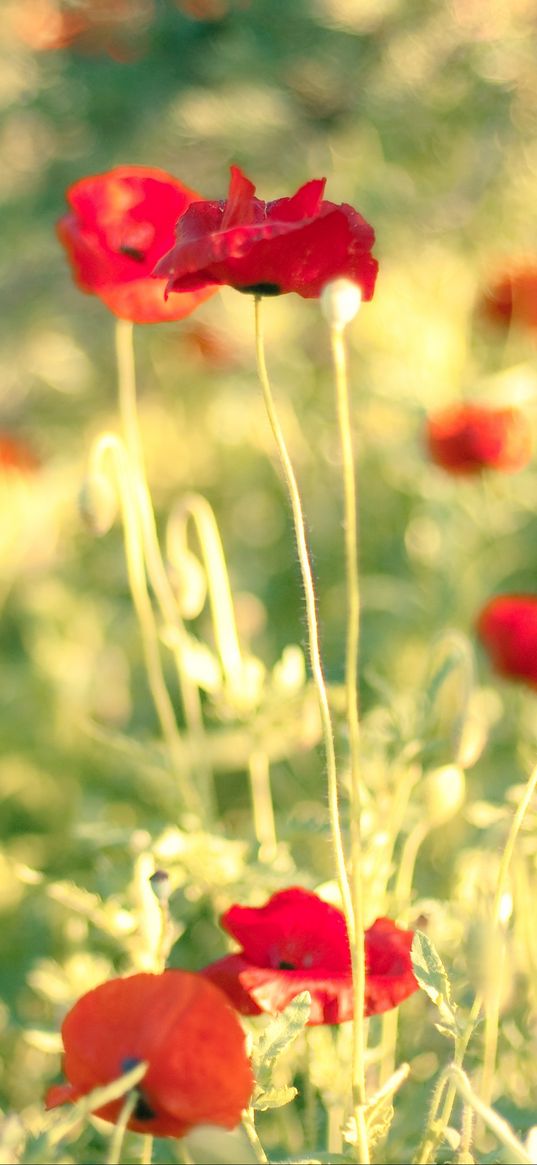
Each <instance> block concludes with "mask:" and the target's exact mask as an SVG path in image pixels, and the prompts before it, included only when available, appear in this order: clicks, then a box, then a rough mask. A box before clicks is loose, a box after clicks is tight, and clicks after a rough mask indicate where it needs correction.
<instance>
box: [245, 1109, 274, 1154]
mask: <svg viewBox="0 0 537 1165" xmlns="http://www.w3.org/2000/svg"><path fill="white" fill-rule="evenodd" d="M242 1126H243V1129H244V1131H245V1133H246V1136H247V1137H248V1140H249V1142H250V1144H251V1146H252V1149H253V1151H254V1153H255V1155H256V1157H257V1160H258V1161H259V1163H260V1165H265V1163H266V1162H268V1157H267V1154H266V1153H265V1150H264V1148H263V1146H262V1144H261V1141H260V1140H259V1137H258V1135H257V1129H256V1127H255V1114H254V1110H253V1108H247V1109H245V1111H244V1112H243V1115H242Z"/></svg>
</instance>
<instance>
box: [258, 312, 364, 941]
mask: <svg viewBox="0 0 537 1165" xmlns="http://www.w3.org/2000/svg"><path fill="white" fill-rule="evenodd" d="M255 332H256V355H257V370H258V374H259V380H260V383H261V388H262V390H263V397H264V400H265V406H266V409H267V413H268V418H269V421H270V425H271V428H272V432H273V434H274V437H275V440H276V445H277V447H278V452H279V455H280V461H281V465H282V470H283V475H284V478H285V483H286V486H287V491H288V494H289V500H290V503H291V510H292V514H293V522H294V527H295V538H296V545H297V551H298V559H299V563H300V570H301V574H302V583H303V586H304V595H305V600H306V621H307V628H308V645H309V657H310V664H311V670H312V674H313V680H314V683H315V688H316V691H317V698H318V701H319V709H320V713H321V723H322V730H323V741H324V748H325V755H326V769H327V779H328V806H329V811H330V824H331V829H332V839H333V844H334V851H335V860H336V868H337V876H338V882H339V888H340V893H341V898H342V902H343V907H344V910H345V916H346V918H347V925H348V928H349V937H351V942H352V941H353V936H354V918H353V905H352V898H351V892H350V888H349V882H348V878H347V869H346V865H345V852H344V848H343V839H342V835H341V823H340V818H339V793H338V782H337V767H336V750H335V744H334V732H333V728H332V719H331V715H330V707H329V703H328V694H327V690H326V683H325V678H324V674H323V668H322V662H321V650H320V645H319V626H318V622H317V610H316V602H315V588H314V585H313V574H312V569H311V563H310V557H309V550H308V542H307V536H306V527H305V522H304V513H303V510H302V502H301V499H300V492H299V489H298V484H297V480H296V477H295V473H294V470H293V466H292V462H291V458H290V456H289V453H288V450H287V445H286V443H285V437H284V435H283V430H282V428H281V425H280V422H279V420H278V414H277V412H276V406H275V403H274V398H273V396H272V390H271V387H270V381H269V377H268V372H267V366H266V361H265V350H264V343H263V332H262V326H261V299H260V297H259V296H256V298H255Z"/></svg>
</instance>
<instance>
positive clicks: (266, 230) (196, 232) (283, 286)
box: [155, 166, 378, 299]
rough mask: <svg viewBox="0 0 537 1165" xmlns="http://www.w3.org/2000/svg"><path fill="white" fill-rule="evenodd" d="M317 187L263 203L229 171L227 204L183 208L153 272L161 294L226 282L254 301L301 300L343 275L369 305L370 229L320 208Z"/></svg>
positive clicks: (337, 210)
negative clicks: (171, 242)
mask: <svg viewBox="0 0 537 1165" xmlns="http://www.w3.org/2000/svg"><path fill="white" fill-rule="evenodd" d="M324 187H325V179H324V178H319V179H314V180H313V181H312V182H307V183H306V185H305V186H301V188H300V190H297V192H296V194H294V195H293V197H292V198H277V199H276V200H275V201H274V202H263V201H262V200H261V199H260V198H256V197H255V186H254V185H253V184H252V183H251V182H250V181H249V180H248V178H246V176H245V175H244V174H243V173H242V171H241V170H239V168H238V166H232V167H231V181H230V186H229V194H228V197H227V199H226V200H225V201H220V202H196V203H192V205H191V206H189V208H188V210H187V211H186V213H185V214H184V215H183V217H182V219H181V220H180V221H179V222H178V223H177V231H176V235H177V241H176V244H175V246H174V247H173V249H172V250H171V251H170V252H169V254H167V255H165V256H164V258H163V259H161V261H160V263H159V264H158V265H157V268H156V272H155V274H156V275H157V276H167V278H168V283H167V290H168V292H171V291H173V292H176V291H180V292H185V291H190V290H195V289H197V288H200V287H207V286H208V285H210V284H228V285H229V286H230V287H235V288H236V290H237V291H249V292H251V293H252V294H254V295H282V294H284V293H285V292H288V291H296V292H297V293H298V295H302V296H304V298H305V299H311V298H316V297H317V296H319V295H320V294H321V291H322V289H323V287H324V286H325V284H326V283H329V282H330V280H332V279H335V278H337V277H338V276H345V277H346V278H347V279H351V280H353V282H354V283H357V284H359V286H360V288H361V291H362V297H363V299H371V298H372V295H373V290H374V287H375V279H376V274H377V268H378V264H377V261H376V259H374V258H373V256H372V255H371V248H372V246H373V243H374V241H375V233H374V231H373V228H372V227H370V226H369V224H368V223H367V222H366V221H365V219H363V218H362V216H361V215H360V214H358V212H357V211H356V210H353V208H352V206H347V205H346V203H343V204H342V205H341V206H338V205H336V203H334V202H325V201H324V200H323V193H324Z"/></svg>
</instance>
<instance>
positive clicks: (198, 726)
mask: <svg viewBox="0 0 537 1165" xmlns="http://www.w3.org/2000/svg"><path fill="white" fill-rule="evenodd" d="M116 356H117V370H118V397H119V411H120V416H121V425H122V431H123V438H124V441H125V447H126V450H127V457H128V460H129V465H130V469H131V472H132V477H133V482H134V491H135V504H136V508H137V510H138V512H139V516H140V524H141V528H142V537H143V553H144V557H145V561H146V565H147V574H148V577H149V581H150V583H151V587H152V589H153V592H154V594H155V597H156V600H157V602H158V605H159V608H160V612H161V615H162V618H163V619H164V621H165V623H166V624H167V625H168V626H170V627H173V628H174V629H175V630H176V632H177V634H178V642H179V647H178V648H176V649H175V650H174V658H175V664H176V668H177V677H178V682H179V689H180V692H181V700H182V703H183V710H184V715H185V721H186V724H187V728H188V731H189V733H191V735H192V739H193V741H194V742H195V743H196V744H197V745H198V747H197V748H196V750H195V751H196V755H197V756H199V758H200V759H199V761H198V762H197V763H198V769H199V776H200V777H201V778H202V781H203V785H204V796H203V798H202V799H201V801H202V802H203V804H204V805H205V806H206V808H207V807H209V808H211V807H212V806H214V788H213V784H212V774H211V771H210V768H209V766H208V764H207V762H206V761H205V759H203V758H204V755H205V753H204V749H203V747H202V746H203V737H204V725H203V717H202V707H201V698H200V693H199V688H198V686H197V684H196V683H193V682H192V680H191V678H190V675H189V672H188V665H187V663H186V662H185V652H184V651H183V650H182V649H181V640H185V638H186V631H185V627H184V624H183V621H182V618H181V615H180V612H179V610H178V607H177V602H176V599H175V595H174V593H173V589H172V587H171V584H170V580H169V578H168V575H167V572H166V568H165V566H164V562H163V560H162V554H161V550H160V545H159V540H158V533H157V527H156V522H155V514H154V510H153V504H152V501H151V494H150V491H149V486H148V482H147V476H146V472H145V462H144V455H143V446H142V439H141V434H140V425H139V421H138V406H137V401H136V372H135V362H134V329H133V325H132V323H130V322H129V321H128V320H116ZM199 746H201V747H199ZM200 803H201V802H200ZM205 816H207V812H206V813H205ZM211 816H212V814H211Z"/></svg>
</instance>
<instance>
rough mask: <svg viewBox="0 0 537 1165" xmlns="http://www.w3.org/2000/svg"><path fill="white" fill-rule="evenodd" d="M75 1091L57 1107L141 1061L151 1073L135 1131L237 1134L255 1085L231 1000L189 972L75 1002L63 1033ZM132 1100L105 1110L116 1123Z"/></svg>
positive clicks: (117, 984) (141, 1093) (54, 1092)
mask: <svg viewBox="0 0 537 1165" xmlns="http://www.w3.org/2000/svg"><path fill="white" fill-rule="evenodd" d="M62 1037H63V1044H64V1048H65V1057H64V1065H63V1066H64V1072H65V1075H66V1077H67V1080H68V1082H69V1083H68V1084H67V1085H65V1084H64V1085H56V1086H54V1087H53V1088H51V1089H49V1092H48V1094H47V1101H46V1103H47V1108H55V1107H56V1106H57V1105H58V1104H65V1102H66V1101H69V1100H70V1101H73V1100H78V1099H80V1097H81V1096H85V1095H86V1093H88V1092H91V1090H92V1089H93V1088H95V1087H97V1086H98V1085H102V1084H108V1083H110V1082H111V1081H112V1080H115V1079H117V1077H118V1076H121V1074H122V1073H123V1072H126V1071H128V1069H129V1068H132V1067H134V1065H135V1064H136V1062H137V1061H140V1062H141V1061H144V1060H147V1061H148V1064H149V1067H148V1069H147V1072H146V1074H145V1076H144V1077H143V1079H142V1081H141V1083H140V1084H139V1085H138V1088H137V1093H138V1100H137V1104H136V1107H135V1109H134V1113H133V1115H132V1117H131V1119H130V1121H129V1126H128V1127H129V1128H130V1129H133V1130H134V1131H135V1132H139V1133H151V1134H154V1135H156V1136H161V1137H182V1136H184V1135H185V1133H187V1132H188V1131H189V1130H190V1129H191V1128H193V1126H194V1125H198V1124H213V1125H222V1126H223V1127H224V1128H226V1129H232V1128H234V1127H235V1125H237V1124H238V1123H239V1121H240V1119H241V1112H242V1110H243V1108H244V1107H245V1106H246V1105H247V1104H248V1101H249V1098H250V1095H251V1092H252V1087H253V1079H252V1072H251V1068H250V1064H249V1061H248V1058H247V1056H246V1052H245V1049H244V1034H243V1031H242V1029H241V1026H240V1024H239V1021H238V1019H237V1017H236V1015H235V1014H234V1012H233V1010H232V1009H231V1007H230V1006H229V1003H228V1001H227V999H226V998H225V997H224V995H223V994H222V992H221V991H218V989H217V988H216V987H214V986H213V984H212V983H208V982H207V981H206V980H204V979H202V978H201V976H199V975H192V974H190V973H189V972H187V971H164V973H163V974H162V975H150V974H140V975H132V976H131V977H130V978H127V979H111V980H110V981H109V982H107V983H102V984H101V985H100V986H99V987H96V988H95V990H94V991H89V992H88V994H87V995H83V996H82V998H81V999H79V1000H78V1002H77V1003H75V1006H74V1007H73V1008H72V1010H71V1011H70V1012H69V1013H68V1015H67V1016H66V1018H65V1020H64V1022H63V1027H62ZM122 1105H123V1100H121V1099H120V1100H116V1101H112V1102H111V1103H110V1104H107V1105H105V1106H104V1108H101V1109H99V1110H98V1111H97V1113H96V1115H97V1116H100V1117H102V1118H103V1120H108V1121H112V1122H114V1121H116V1120H117V1118H118V1115H119V1113H120V1111H121V1108H122Z"/></svg>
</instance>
